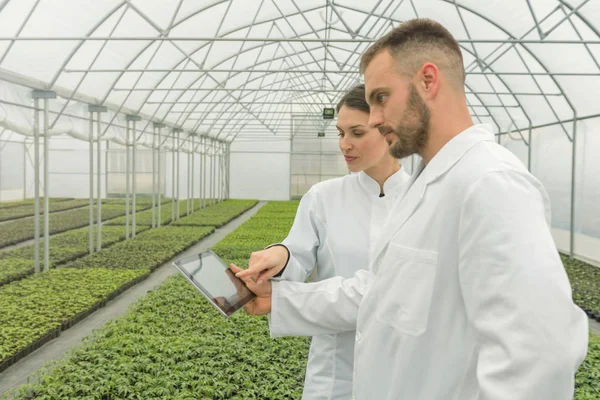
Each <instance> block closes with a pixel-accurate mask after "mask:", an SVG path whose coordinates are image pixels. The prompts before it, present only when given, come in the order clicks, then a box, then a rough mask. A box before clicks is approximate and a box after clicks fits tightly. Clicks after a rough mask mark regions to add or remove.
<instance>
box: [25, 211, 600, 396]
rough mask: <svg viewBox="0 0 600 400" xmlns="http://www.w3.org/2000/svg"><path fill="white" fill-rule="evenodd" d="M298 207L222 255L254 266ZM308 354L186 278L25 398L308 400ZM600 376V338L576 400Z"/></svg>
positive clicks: (99, 335)
mask: <svg viewBox="0 0 600 400" xmlns="http://www.w3.org/2000/svg"><path fill="white" fill-rule="evenodd" d="M296 206H297V203H291V204H289V205H284V204H271V203H269V204H268V205H267V206H265V207H263V208H262V209H261V210H260V211H259V212H258V213H257V214H256V215H255V216H254V217H252V218H251V219H250V220H249V221H247V222H246V223H244V224H243V225H242V226H240V227H239V228H238V229H237V230H235V231H234V232H232V233H231V234H229V235H228V236H227V237H226V238H225V239H223V240H222V241H221V242H219V243H218V244H217V245H216V246H215V247H214V248H213V250H215V251H217V253H218V254H220V255H221V256H222V257H224V258H225V259H226V260H227V261H228V262H236V263H237V264H238V265H240V266H245V265H246V263H247V259H248V255H249V251H254V250H257V249H260V248H263V247H264V246H266V245H268V244H270V243H275V242H279V241H281V239H282V238H283V237H285V236H286V234H287V231H288V230H289V227H290V226H291V224H292V221H293V216H294V208H295V207H296ZM307 348H308V341H307V340H305V339H303V338H286V339H276V340H272V339H270V338H269V333H268V325H267V321H266V319H265V318H254V317H252V318H250V317H248V316H246V315H244V314H243V312H238V313H236V314H234V315H233V316H232V317H231V318H230V319H229V320H227V319H224V318H222V317H221V316H220V315H219V314H218V313H217V312H216V311H215V310H214V309H213V308H212V307H211V306H209V305H208V303H207V302H206V301H205V300H204V299H203V298H202V297H201V296H200V295H199V294H198V293H197V291H196V290H195V289H194V288H193V287H192V286H191V285H190V284H188V283H187V282H186V281H185V280H183V279H182V278H181V277H179V276H177V277H173V278H171V279H169V280H168V281H167V282H166V283H165V284H164V285H163V286H162V287H160V288H159V289H157V290H155V291H153V292H152V293H150V294H148V295H147V296H146V297H145V298H143V299H142V300H141V301H140V302H138V303H137V304H136V305H135V306H134V307H133V308H132V309H131V310H130V311H129V312H128V313H127V314H126V315H125V316H124V317H122V318H120V319H118V320H116V321H114V322H111V323H109V324H107V325H106V326H105V327H104V328H103V329H102V330H100V331H97V332H96V333H95V334H94V335H93V336H92V337H91V338H90V339H89V340H87V341H86V342H85V343H84V344H83V345H82V346H80V347H78V348H76V349H75V350H74V351H73V352H72V353H71V354H70V355H69V357H68V358H66V359H65V360H63V361H60V362H58V363H56V364H53V365H48V366H47V367H46V368H45V369H44V370H42V371H41V372H40V374H39V375H38V378H39V379H37V380H36V382H34V383H31V384H28V385H25V386H23V387H21V388H20V389H19V390H18V397H17V398H19V399H24V398H33V397H36V398H37V397H41V398H43V397H44V396H50V397H51V398H56V399H62V398H65V399H66V398H75V397H82V398H85V397H89V398H157V397H163V398H167V397H168V398H173V399H195V398H211V399H225V398H227V399H246V398H269V399H290V398H300V397H301V393H302V386H303V379H304V375H303V374H304V367H305V363H306V354H307ZM599 374H600V338H599V337H598V336H595V335H591V337H590V346H589V350H588V356H587V358H586V360H585V361H584V363H583V365H582V366H581V368H580V369H579V371H578V373H577V376H576V395H575V400H592V399H598V398H600V380H598V379H597V377H598V376H599Z"/></svg>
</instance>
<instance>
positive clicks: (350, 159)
mask: <svg viewBox="0 0 600 400" xmlns="http://www.w3.org/2000/svg"><path fill="white" fill-rule="evenodd" d="M344 158H345V159H346V162H352V161H354V160H356V159H357V158H358V157H352V156H344Z"/></svg>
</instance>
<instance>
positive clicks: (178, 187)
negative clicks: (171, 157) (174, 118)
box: [175, 130, 181, 219]
mask: <svg viewBox="0 0 600 400" xmlns="http://www.w3.org/2000/svg"><path fill="white" fill-rule="evenodd" d="M180 135H181V130H180V131H178V132H177V207H176V210H177V211H176V213H175V214H176V215H175V219H179V202H180V190H179V189H180V186H181V185H180V184H179V181H180V179H179V177H180V176H181V175H179V153H180V152H179V146H180V142H179V139H180Z"/></svg>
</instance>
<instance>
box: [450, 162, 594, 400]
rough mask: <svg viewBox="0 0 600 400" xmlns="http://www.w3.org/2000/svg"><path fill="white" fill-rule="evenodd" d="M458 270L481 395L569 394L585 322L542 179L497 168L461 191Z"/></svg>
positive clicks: (537, 397)
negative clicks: (474, 344)
mask: <svg viewBox="0 0 600 400" xmlns="http://www.w3.org/2000/svg"><path fill="white" fill-rule="evenodd" d="M466 193H467V194H466V197H465V201H464V203H463V206H462V210H461V214H460V226H459V236H458V241H459V277H460V284H461V288H462V292H463V298H464V302H465V306H466V310H467V314H468V318H469V320H470V322H471V324H472V327H473V328H474V332H475V336H476V340H477V341H478V343H479V352H478V355H477V357H478V362H477V378H478V381H479V385H480V395H479V397H478V400H506V399H511V400H549V399H551V400H559V399H560V400H567V399H572V396H573V391H574V375H575V372H576V371H577V368H578V366H579V365H580V363H581V362H582V361H583V359H584V358H585V356H586V351H587V345H588V323H587V318H586V316H585V314H584V313H583V311H582V310H581V309H579V308H578V307H577V306H576V305H575V304H574V303H573V301H572V296H571V286H570V283H569V280H568V277H567V275H566V272H565V270H564V267H563V265H562V262H561V259H560V256H559V254H558V252H557V250H556V246H555V244H554V241H553V238H552V236H551V233H550V228H549V214H550V211H549V201H548V197H547V194H546V192H545V190H544V188H543V187H542V185H541V184H540V183H539V182H538V181H537V180H535V178H533V177H532V176H530V175H528V174H526V173H525V172H518V171H494V172H489V173H487V174H485V175H484V176H483V177H481V178H480V179H479V180H478V181H476V182H475V183H473V184H472V185H471V187H470V188H469V190H468V191H467V192H466Z"/></svg>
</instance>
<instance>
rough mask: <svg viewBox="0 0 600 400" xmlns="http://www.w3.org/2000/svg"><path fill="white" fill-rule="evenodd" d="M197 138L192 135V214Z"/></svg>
mask: <svg viewBox="0 0 600 400" xmlns="http://www.w3.org/2000/svg"><path fill="white" fill-rule="evenodd" d="M195 136H196V134H193V135H192V166H191V171H192V173H191V175H192V177H191V178H190V179H191V180H192V194H191V199H192V200H191V203H192V204H191V208H192V209H191V212H194V201H195V199H194V159H195V158H196V153H195V151H194V137H195Z"/></svg>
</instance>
